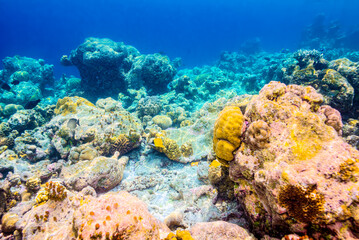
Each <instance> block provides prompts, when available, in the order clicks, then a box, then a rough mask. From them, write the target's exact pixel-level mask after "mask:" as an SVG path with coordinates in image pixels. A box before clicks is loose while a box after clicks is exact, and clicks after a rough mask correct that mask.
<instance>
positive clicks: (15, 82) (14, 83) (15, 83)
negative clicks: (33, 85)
mask: <svg viewBox="0 0 359 240" xmlns="http://www.w3.org/2000/svg"><path fill="white" fill-rule="evenodd" d="M19 83H20V82H19V81H18V80H14V81H12V82H11V84H12V85H18V84H19Z"/></svg>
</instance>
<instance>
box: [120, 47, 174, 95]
mask: <svg viewBox="0 0 359 240" xmlns="http://www.w3.org/2000/svg"><path fill="white" fill-rule="evenodd" d="M176 72H177V70H176V68H175V66H174V65H173V64H172V63H171V61H170V60H169V58H168V57H167V56H163V55H160V54H148V55H141V56H138V57H136V58H135V59H134V63H133V65H132V68H131V70H130V71H129V72H128V75H127V77H126V81H127V82H128V85H129V87H130V88H134V89H138V88H140V87H141V86H145V87H146V89H147V90H148V91H150V92H152V93H163V92H165V91H167V85H168V84H169V83H170V82H171V81H172V79H173V77H174V76H175V74H176Z"/></svg>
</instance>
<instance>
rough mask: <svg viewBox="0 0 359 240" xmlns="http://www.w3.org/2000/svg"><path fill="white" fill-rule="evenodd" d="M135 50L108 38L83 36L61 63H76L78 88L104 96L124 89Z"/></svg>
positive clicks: (137, 53) (136, 53)
mask: <svg viewBox="0 0 359 240" xmlns="http://www.w3.org/2000/svg"><path fill="white" fill-rule="evenodd" d="M138 55H139V52H138V51H137V50H136V49H135V48H134V47H132V46H127V45H125V44H123V43H122V42H114V41H112V40H110V39H108V38H87V39H86V40H85V42H84V43H82V44H81V45H80V46H78V47H77V48H76V49H75V50H73V51H71V54H70V56H69V57H67V56H63V58H62V62H63V63H65V64H64V65H74V66H76V67H77V68H78V69H79V71H80V75H81V87H82V88H83V89H84V90H85V91H86V92H88V93H95V94H101V92H102V93H104V92H106V93H107V96H109V95H111V92H112V93H118V92H119V91H120V90H122V89H124V88H126V84H125V75H126V73H127V72H128V71H129V70H130V68H131V66H132V64H133V58H134V57H136V56H138Z"/></svg>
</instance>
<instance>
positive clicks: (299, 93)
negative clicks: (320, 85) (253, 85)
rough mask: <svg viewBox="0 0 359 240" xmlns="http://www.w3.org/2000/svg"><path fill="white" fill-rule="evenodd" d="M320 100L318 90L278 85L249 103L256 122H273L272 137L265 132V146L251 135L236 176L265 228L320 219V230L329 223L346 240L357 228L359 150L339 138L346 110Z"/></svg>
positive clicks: (232, 168)
mask: <svg viewBox="0 0 359 240" xmlns="http://www.w3.org/2000/svg"><path fill="white" fill-rule="evenodd" d="M320 99H321V98H320V96H318V95H317V94H316V93H315V91H313V90H312V89H311V87H301V86H296V85H288V86H286V85H285V84H283V83H279V82H271V83H269V84H268V85H266V86H265V87H264V88H263V89H262V90H261V91H260V93H259V95H258V96H256V97H254V98H252V100H251V101H250V103H249V104H248V105H247V108H246V111H245V114H244V116H245V117H246V119H248V121H249V124H250V125H251V124H253V123H259V122H260V123H261V125H265V126H268V127H269V129H270V135H269V136H267V135H266V134H264V135H265V136H266V137H265V139H267V140H266V144H265V145H262V147H263V148H258V147H257V148H253V147H252V146H253V142H254V140H253V139H255V138H253V137H247V138H245V140H244V141H243V142H242V143H241V146H240V147H239V149H238V150H237V153H236V157H235V159H234V160H233V161H231V162H230V163H229V174H230V177H231V179H232V180H233V181H234V182H236V184H237V185H236V187H235V194H236V195H237V197H238V198H239V199H240V200H241V201H242V202H243V203H244V205H245V207H246V210H247V212H248V215H249V216H250V219H251V221H252V223H253V224H254V226H256V227H257V229H260V231H264V232H265V231H268V232H271V231H276V229H281V228H283V227H285V228H287V229H289V230H290V231H294V232H297V233H300V232H303V231H304V232H305V231H309V229H308V226H309V225H313V224H314V225H316V226H318V229H317V232H318V234H320V233H323V234H324V232H325V231H326V230H325V228H326V229H328V228H330V229H331V230H332V231H333V234H334V236H337V237H339V238H345V236H351V235H352V234H353V232H355V231H357V230H358V229H357V227H356V226H357V225H356V224H357V223H355V224H352V220H351V219H355V217H354V216H355V214H356V211H357V210H356V209H357V207H356V204H354V202H355V201H356V199H357V197H358V195H357V191H358V189H359V185H358V181H357V180H358V179H357V178H358V167H359V165H358V164H359V163H358V157H359V152H358V151H357V150H355V149H353V148H352V147H351V146H349V145H348V144H347V143H345V142H344V141H343V139H342V138H341V137H340V136H339V134H340V133H341V129H340V128H341V127H340V126H342V125H341V124H342V123H341V118H340V114H339V113H338V112H337V111H336V110H334V109H332V108H331V107H329V106H321V107H320V102H321V101H320ZM264 123H265V124H264ZM267 129H268V128H267ZM240 130H241V128H239V127H238V128H237V129H235V130H234V132H238V131H240ZM248 131H249V132H248ZM251 131H252V130H251V128H250V127H249V128H248V129H247V132H248V134H249V135H250V136H253V134H252V133H251ZM246 134H247V133H246ZM261 135H263V134H261ZM355 221H356V220H354V222H355ZM323 224H326V225H327V226H326V227H324V228H321V227H320V226H323ZM339 226H341V227H339ZM344 226H345V227H344ZM344 229H345V230H344Z"/></svg>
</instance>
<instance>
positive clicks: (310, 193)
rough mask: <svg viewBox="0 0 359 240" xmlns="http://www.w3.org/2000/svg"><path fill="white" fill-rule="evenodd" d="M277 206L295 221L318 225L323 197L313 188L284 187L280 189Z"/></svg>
mask: <svg viewBox="0 0 359 240" xmlns="http://www.w3.org/2000/svg"><path fill="white" fill-rule="evenodd" d="M278 201H279V204H280V205H281V206H282V207H284V208H286V209H287V211H288V214H289V215H290V216H291V217H293V218H295V219H296V220H297V221H300V222H304V223H309V222H313V223H318V222H319V221H320V218H321V217H322V216H323V214H324V196H323V195H322V194H321V193H318V192H317V190H316V187H315V186H310V187H304V186H301V185H286V186H284V187H281V189H280V192H279V196H278Z"/></svg>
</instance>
